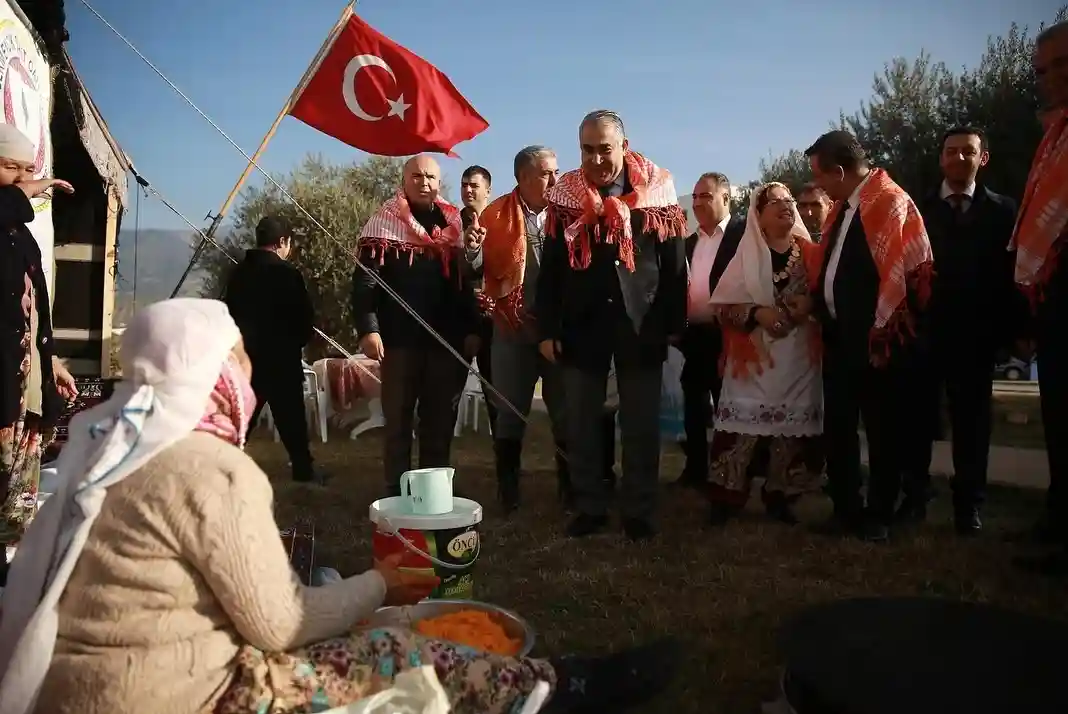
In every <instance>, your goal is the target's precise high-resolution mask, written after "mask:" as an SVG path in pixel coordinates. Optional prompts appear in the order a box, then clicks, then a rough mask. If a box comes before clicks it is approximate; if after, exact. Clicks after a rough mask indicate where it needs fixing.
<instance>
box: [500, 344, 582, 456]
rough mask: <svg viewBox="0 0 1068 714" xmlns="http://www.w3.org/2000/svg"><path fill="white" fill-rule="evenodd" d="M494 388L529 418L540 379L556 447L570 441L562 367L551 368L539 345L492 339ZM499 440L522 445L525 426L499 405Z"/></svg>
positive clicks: (506, 407) (520, 420) (511, 412)
mask: <svg viewBox="0 0 1068 714" xmlns="http://www.w3.org/2000/svg"><path fill="white" fill-rule="evenodd" d="M492 360H493V386H494V387H495V388H496V389H497V391H499V392H500V393H501V395H502V396H503V397H504V398H505V399H507V400H508V401H509V402H511V404H512V405H513V406H515V408H516V409H518V410H519V412H520V413H521V414H523V415H524V416H527V415H529V414H530V405H531V401H532V400H533V398H534V386H535V385H536V384H537V382H538V378H539V377H540V378H541V398H542V399H543V400H544V401H545V408H546V409H547V410H548V412H549V422H550V423H551V425H552V430H553V438H554V439H555V440H556V442H557V443H563V442H565V441H567V430H566V426H565V414H566V411H565V405H564V381H563V375H562V374H561V369H560V367H559V366H557V365H554V364H552V363H551V362H549V361H548V360H546V359H545V358H544V357H542V356H541V353H540V352H538V345H537V343H532V342H526V341H522V340H517V339H509V338H508V337H501V336H500V335H497V336H495V337H494V338H493V353H492ZM496 406H497V423H496V424H495V425H494V431H493V436H494V438H496V439H508V440H514V441H522V439H523V434H524V433H525V431H526V426H527V425H526V424H525V423H524V422H523V420H522V419H520V418H519V417H518V416H517V415H516V414H515V413H514V412H513V411H512V410H511V409H510V408H509V407H508V406H506V405H505V404H502V403H500V402H499V401H498V403H497V405H496Z"/></svg>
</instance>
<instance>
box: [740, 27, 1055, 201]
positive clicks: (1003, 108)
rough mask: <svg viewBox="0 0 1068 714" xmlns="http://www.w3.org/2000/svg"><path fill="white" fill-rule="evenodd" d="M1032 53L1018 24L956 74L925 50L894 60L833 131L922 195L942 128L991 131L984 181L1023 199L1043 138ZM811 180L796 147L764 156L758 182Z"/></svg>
mask: <svg viewBox="0 0 1068 714" xmlns="http://www.w3.org/2000/svg"><path fill="white" fill-rule="evenodd" d="M1066 17H1068V6H1063V7H1061V9H1060V10H1059V11H1058V12H1057V13H1056V16H1055V17H1053V18H1051V20H1052V21H1053V22H1060V21H1061V20H1064V19H1066ZM1039 31H1041V27H1040V28H1039ZM1036 34H1037V33H1036ZM1033 50H1034V35H1032V34H1031V33H1030V32H1029V30H1028V28H1027V27H1021V26H1020V25H1017V24H1016V23H1013V24H1012V25H1011V26H1010V27H1009V30H1008V33H1007V34H1005V35H1003V36H1000V37H992V38H989V39H988V41H987V47H986V51H985V52H984V53H983V56H982V57H981V58H980V59H979V63H978V64H977V65H976V66H974V67H971V68H964V69H962V70H961V71H960V72H959V73H954V72H952V71H951V70H950V69H949V68H947V67H946V66H945V64H943V63H941V62H935V61H933V59H932V58H931V56H930V55H928V54H927V53H926V52H925V53H922V54H921V55H920V56H919V57H918V58H916V59H915V60H913V61H912V62H909V61H907V60H904V59H901V58H898V59H895V60H893V61H891V62H889V63H888V64H887V65H886V66H885V67H884V69H883V71H882V72H881V73H880V74H877V75H876V76H875V80H874V82H873V86H872V90H873V96H872V98H871V99H869V100H867V101H866V102H864V103H863V104H862V105H861V107H860V109H859V110H858V111H857V112H855V113H854V114H852V115H849V116H847V115H846V114H844V113H842V114H841V115H840V116H839V119H838V122H836V123H832V125H831V127H830V128H833V129H838V128H842V129H847V130H848V131H851V132H852V133H853V134H854V135H855V136H856V137H857V139H858V140H859V141H860V143H861V144H862V145H863V146H864V147H865V149H866V150H867V151H868V155H869V156H870V157H871V159H872V162H873V163H874V164H875V165H877V166H880V167H882V168H885V169H886V170H887V171H888V172H889V173H890V175H891V176H893V177H894V180H896V181H897V182H898V183H899V184H901V186H902V187H903V188H904V189H905V190H906V191H908V192H909V193H911V194H912V195H913V196H917V197H918V196H922V195H924V194H926V193H928V192H931V191H935V190H937V188H938V186H939V184H940V183H941V181H942V175H941V171H940V170H939V166H938V156H939V154H940V153H941V150H942V145H941V142H942V135H943V133H944V132H945V131H946V130H947V129H949V128H950V127H952V126H954V125H959V124H963V125H973V126H977V127H979V128H981V129H983V130H984V131H985V132H986V135H987V139H988V143H989V146H990V152H991V155H990V163H989V164H988V165H987V166H986V167H985V168H984V169H983V172H982V174H981V176H982V180H983V181H984V182H985V183H987V184H988V185H989V186H990V187H991V188H992V189H993V190H995V191H998V192H999V193H1005V194H1008V195H1010V196H1013V197H1015V198H1017V199H1018V198H1020V196H1021V195H1022V193H1023V189H1024V184H1025V183H1026V180H1027V172H1028V169H1029V167H1030V165H1031V158H1032V156H1033V155H1034V151H1035V148H1036V147H1037V146H1038V142H1039V140H1040V139H1041V138H1042V129H1041V127H1040V126H1039V123H1038V120H1037V118H1036V111H1037V109H1038V100H1037V92H1036V87H1035V77H1034V71H1033V70H1032V66H1031V55H1032V52H1033ZM812 138H813V140H815V138H816V137H815V136H814V137H812ZM808 177H809V170H808V161H807V159H805V157H804V155H803V154H802V153H801V151H800V150H798V149H792V150H790V151H789V152H787V153H786V154H783V155H782V156H777V157H772V158H770V159H766V160H764V161H761V162H760V180H759V181H758V182H754V185H756V184H758V183H765V182H767V181H772V180H777V181H782V182H783V183H785V184H786V185H788V186H790V188H791V189H794V190H796V188H798V187H799V186H800V185H801V184H803V183H804V182H805V181H806V180H808Z"/></svg>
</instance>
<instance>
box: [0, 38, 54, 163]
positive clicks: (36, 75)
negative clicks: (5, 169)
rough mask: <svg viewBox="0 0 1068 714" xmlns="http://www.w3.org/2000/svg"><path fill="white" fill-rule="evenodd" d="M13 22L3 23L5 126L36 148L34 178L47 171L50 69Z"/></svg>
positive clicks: (0, 92) (0, 78)
mask: <svg viewBox="0 0 1068 714" xmlns="http://www.w3.org/2000/svg"><path fill="white" fill-rule="evenodd" d="M20 30H21V28H20V27H19V26H18V25H17V24H15V23H14V22H12V21H10V20H5V21H3V22H0V96H2V97H3V101H4V123H5V124H11V125H12V126H14V127H16V128H17V129H18V130H19V131H21V132H22V133H23V134H25V135H26V137H27V138H28V139H29V140H30V141H32V142H33V145H34V147H36V149H37V151H36V156H35V157H34V162H35V166H34V175H35V176H40V175H41V174H42V173H43V172H44V170H45V151H46V148H47V135H46V132H47V131H48V107H47V106H45V103H44V102H42V101H41V87H42V85H43V83H45V82H48V81H49V76H48V67H47V65H45V64H44V62H43V61H42V60H41V58H40V55H39V54H38V51H37V48H36V47H35V46H34V45H33V41H32V40H31V39H30V38H29V37H26V36H25V33H24V32H21V31H20Z"/></svg>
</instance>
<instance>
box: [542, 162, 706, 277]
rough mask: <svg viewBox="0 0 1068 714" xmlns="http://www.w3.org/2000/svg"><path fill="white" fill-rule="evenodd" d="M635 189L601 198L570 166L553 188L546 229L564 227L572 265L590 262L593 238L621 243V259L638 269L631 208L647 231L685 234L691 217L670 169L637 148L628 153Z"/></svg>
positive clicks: (580, 266)
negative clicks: (681, 205) (662, 166)
mask: <svg viewBox="0 0 1068 714" xmlns="http://www.w3.org/2000/svg"><path fill="white" fill-rule="evenodd" d="M623 161H624V165H625V167H626V172H627V179H628V181H629V183H630V185H631V187H632V189H633V190H632V191H631V192H630V193H628V194H625V195H623V196H619V197H618V198H617V197H609V198H602V197H601V194H600V193H599V192H598V191H597V187H596V186H594V185H593V184H592V183H590V181H589V179H587V178H586V176H585V174H583V173H582V169H575V170H573V171H568V172H567V173H566V174H564V175H563V176H561V177H560V180H559V181H557V182H556V185H555V186H553V189H552V191H551V192H550V193H549V208H548V214H547V216H546V224H545V230H546V233H547V234H548V235H549V237H550V238H551V237H553V236H555V235H556V234H557V232H558V231H559V229H560V227H561V226H563V227H564V240H566V241H567V249H568V255H569V258H570V261H571V267H572V268H574V269H577V270H585V269H586V268H588V267H590V258H591V252H590V248H591V245H590V243H591V241H603V242H605V243H609V244H612V243H614V244H616V245H618V246H619V259H620V260H621V261H623V264H624V265H626V266H627V267H628V268H629V269H630V270H631V271H633V270H634V235H633V229H632V227H631V223H630V218H631V213H632V212H637V213H638V214H639V215H640V216H641V217H642V231H643V232H646V233H650V232H651V233H656V235H657V238H658V239H659V240H661V241H664V240H667V239H668V238H673V237H680V236H683V235H685V234H686V216H685V215H684V214H683V212H682V209H681V208H680V207H679V199H678V196H677V195H676V194H675V184H674V182H673V181H672V178H671V173H670V172H669V171H667V170H665V169H662V168H660V167H659V166H657V165H656V164H654V163H653V162H652V161H650V160H649V159H647V158H645V157H644V156H642V155H641V154H639V153H637V152H635V151H628V152H627V153H626V154H625V155H624V156H623Z"/></svg>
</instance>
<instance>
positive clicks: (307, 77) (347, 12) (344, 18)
mask: <svg viewBox="0 0 1068 714" xmlns="http://www.w3.org/2000/svg"><path fill="white" fill-rule="evenodd" d="M355 6H356V0H351V1H350V2H349V3H348V4H347V5H345V9H344V10H342V11H341V17H340V18H339V19H338V21H337V23H336V24H335V25H334V28H333V29H332V30H331V31H330V34H329V35H327V37H326V40H325V41H324V42H323V44H322V46H320V47H319V52H318V53H316V55H315V57H314V58H313V59H312V61H311V64H309V65H308V69H306V70H305V71H304V75H303V76H302V77H301V78H300V81H299V82H297V86H296V87H295V88H294V89H293V92H292V93H291V94H290V95H289V99H287V100H286V103H285V104H284V105H282V110H281V111H280V112H278V116H277V117H276V118H275V120H274V123H273V124H271V128H270V129H268V130H267V134H266V135H264V137H263V141H261V142H260V145H259V147H258V148H257V149H256V153H254V154H253V155H252V160H251V161H249V162H248V165H247V166H246V167H245V170H244V171H242V172H241V176H239V177H238V179H237V183H236V184H234V187H233V188H232V189H231V190H230V193H229V195H227V197H226V200H225V201H223V203H222V205H221V206H220V207H219V210H218V212H216V214H215V215H214V216H213V217H212V221H211V225H210V226H209V227H208V230H207V231H206V232H205V235H204V236H202V237H201V239H200V243H199V244H197V247H196V250H194V251H193V256H192V257H191V258H190V259H189V264H188V265H187V266H185V272H183V273H182V277H180V278H179V279H178V284H177V285H175V286H174V290H172V291H171V298H175V297H178V292H179V291H180V290H181V289H182V285H184V284H185V281H186V280H187V279H188V278H189V274H190V273H192V272H193V268H194V267H195V266H196V264H197V261H198V260H199V259H200V255H201V253H203V252H204V248H205V247H206V246H207V245H208V241H209V240H210V239H211V238H213V237H214V236H215V232H216V231H217V230H218V229H219V226H220V225H221V224H222V221H223V218H225V217H226V212H227V211H229V210H230V206H231V204H233V202H234V199H236V198H237V195H238V193H240V192H241V188H242V187H243V186H244V185H245V182H246V181H248V177H249V175H250V174H251V173H252V170H253V169H254V168H255V167H256V165H257V164H258V163H259V160H260V157H261V156H262V155H263V152H264V151H265V150H266V149H267V144H268V143H270V141H271V139H273V138H274V135H275V132H277V131H278V127H279V125H280V124H281V123H282V120H283V119H285V118H286V116H288V115H289V112H290V110H292V108H293V105H294V104H296V103H297V100H299V99H300V95H301V94H303V93H304V89H305V87H306V86H307V84H308V82H309V81H311V78H312V77H314V76H315V73H316V72H317V71H318V69H319V65H321V64H322V63H323V60H324V59H325V58H326V55H327V53H328V52H330V49H331V48H332V47H333V46H334V42H335V41H337V38H338V35H340V34H341V31H342V30H343V29H345V25H346V24H347V23H348V21H349V17H351V16H352V12H353V8H355ZM209 215H210V214H209Z"/></svg>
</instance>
